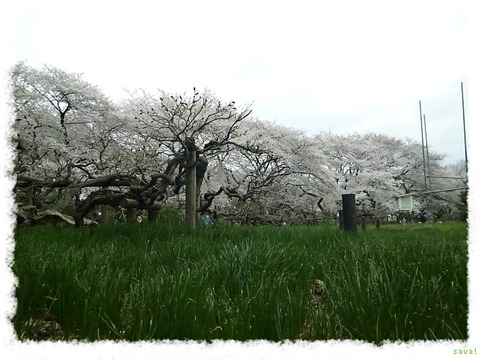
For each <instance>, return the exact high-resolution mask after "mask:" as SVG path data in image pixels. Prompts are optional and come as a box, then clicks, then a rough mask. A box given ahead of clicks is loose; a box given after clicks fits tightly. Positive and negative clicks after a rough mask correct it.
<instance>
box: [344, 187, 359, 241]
mask: <svg viewBox="0 0 480 360" xmlns="http://www.w3.org/2000/svg"><path fill="white" fill-rule="evenodd" d="M342 203H343V228H344V230H345V231H350V232H352V233H356V232H357V219H356V218H357V214H356V208H355V194H343V195H342Z"/></svg>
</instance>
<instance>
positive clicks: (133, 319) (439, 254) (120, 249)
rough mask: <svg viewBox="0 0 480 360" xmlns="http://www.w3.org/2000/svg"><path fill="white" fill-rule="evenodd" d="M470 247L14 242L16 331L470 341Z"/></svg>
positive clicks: (329, 231)
mask: <svg viewBox="0 0 480 360" xmlns="http://www.w3.org/2000/svg"><path fill="white" fill-rule="evenodd" d="M466 239H467V225H466V224H465V223H448V224H434V225H423V226H421V225H412V226H411V225H402V226H384V227H382V229H375V228H374V227H371V228H370V227H369V228H367V230H366V231H361V230H360V229H359V232H358V234H357V236H353V235H349V234H345V233H343V232H341V231H339V230H338V229H336V228H334V227H331V226H318V227H300V226H299V227H269V226H259V227H229V226H219V227H212V228H199V229H197V230H196V231H193V232H192V231H187V230H186V229H184V228H183V227H182V226H173V225H168V224H165V225H152V224H145V223H142V224H133V225H126V224H121V225H113V224H104V225H100V226H98V227H90V228H82V229H74V228H72V227H66V226H65V227H62V226H60V227H53V226H44V227H36V228H31V229H18V230H17V231H16V232H15V241H16V248H15V252H14V259H15V262H14V265H13V271H14V273H15V275H16V276H17V278H18V287H17V289H16V297H17V301H18V307H17V312H16V315H15V316H14V318H13V323H14V327H15V329H16V331H17V334H18V337H19V338H20V339H22V340H24V339H40V338H41V337H40V335H39V332H41V331H40V330H39V327H40V326H36V327H35V326H32V325H31V324H32V319H33V320H35V321H37V322H40V323H43V324H45V323H46V322H50V323H56V324H58V325H59V327H60V328H61V332H60V334H58V332H57V334H55V332H54V331H50V333H47V335H45V336H46V337H47V338H50V339H61V340H69V339H87V340H90V341H93V340H103V339H114V340H117V339H123V340H128V341H136V340H151V339H181V340H184V339H195V340H207V341H211V340H213V339H236V340H242V341H243V340H249V339H266V340H273V341H282V340H287V339H291V340H294V339H299V338H301V339H306V340H327V339H359V340H366V341H369V342H373V343H376V344H380V343H381V342H382V341H384V340H391V341H396V340H401V341H406V340H412V339H415V340H436V339H466V338H467V335H468V334H467V317H468V302H467V294H468V291H467V261H468V247H467V240H466ZM315 279H322V280H323V281H324V282H325V284H326V289H327V290H326V293H325V295H324V296H323V297H322V298H321V299H319V300H315V299H313V297H312V295H311V288H312V285H313V282H314V280H315ZM43 326H44V327H45V325H43ZM44 332H45V331H44Z"/></svg>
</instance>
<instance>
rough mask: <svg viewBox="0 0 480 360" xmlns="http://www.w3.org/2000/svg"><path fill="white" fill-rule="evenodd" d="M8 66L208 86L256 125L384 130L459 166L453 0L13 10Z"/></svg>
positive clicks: (49, 4) (463, 12)
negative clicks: (248, 112) (424, 130)
mask: <svg viewBox="0 0 480 360" xmlns="http://www.w3.org/2000/svg"><path fill="white" fill-rule="evenodd" d="M17 3H18V4H15V5H13V6H14V10H13V12H12V16H13V17H14V20H13V25H14V28H13V31H12V40H13V50H14V55H13V56H14V60H15V61H26V63H27V64H28V65H31V66H35V67H40V66H42V64H49V65H52V66H56V67H59V68H61V69H63V70H65V71H67V72H80V73H83V74H84V78H85V79H86V80H87V81H89V82H91V83H93V84H95V85H98V86H99V87H100V88H101V89H103V90H104V91H105V93H106V94H107V95H108V96H110V97H111V98H112V99H113V100H118V99H120V98H122V97H125V96H126V94H125V92H124V89H128V90H134V89H135V88H143V89H145V90H147V91H150V92H154V91H156V89H162V90H165V91H169V92H187V93H189V92H190V91H191V90H192V88H193V87H194V86H195V87H197V88H200V89H202V88H205V87H208V88H209V89H211V90H212V91H213V92H215V93H216V94H217V95H218V96H219V97H220V98H221V99H223V100H225V101H230V100H235V101H236V102H237V103H242V104H243V103H251V102H253V104H252V109H253V114H254V115H255V116H256V117H258V118H260V119H263V120H269V121H274V122H276V123H278V124H282V125H286V126H289V127H294V128H297V129H301V130H304V131H306V132H307V133H308V134H311V135H313V134H316V133H317V132H319V131H331V132H333V133H336V134H350V133H353V132H358V133H365V132H374V133H383V134H387V135H391V136H395V137H398V138H405V137H410V138H412V139H415V140H417V141H419V142H420V141H421V137H420V115H419V103H418V102H419V100H421V101H422V107H423V110H424V113H425V115H426V119H427V126H428V136H429V139H428V140H429V145H430V150H431V151H436V152H439V153H446V154H448V155H449V156H448V157H447V158H446V162H447V163H456V162H457V161H459V160H462V159H463V157H464V147H463V125H462V106H461V92H460V83H461V82H463V83H464V87H465V96H466V106H467V125H468V120H469V118H468V105H469V103H468V100H469V98H468V89H469V77H468V71H467V67H468V66H467V60H466V58H467V55H466V54H465V48H466V47H467V41H468V37H467V33H468V24H467V15H468V12H469V11H470V10H471V9H470V8H469V6H467V5H468V2H464V1H458V0H455V1H419V0H416V1H402V2H398V1H395V2H393V1H384V0H383V1H369V0H366V1H365V0H362V1H303V0H295V1H259V0H254V1H250V0H247V1H245V0H244V1H236V2H232V1H230V2H227V1H213V0H211V1H186V0H184V1H179V0H176V1H144V0H136V1H128V2H126V1H123V2H122V1H116V2H110V1H99V0H96V1H82V2H68V1H18V2H17Z"/></svg>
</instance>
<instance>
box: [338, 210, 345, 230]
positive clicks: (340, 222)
mask: <svg viewBox="0 0 480 360" xmlns="http://www.w3.org/2000/svg"><path fill="white" fill-rule="evenodd" d="M338 227H339V228H340V229H342V230H343V229H344V227H345V223H344V218H343V210H339V211H338Z"/></svg>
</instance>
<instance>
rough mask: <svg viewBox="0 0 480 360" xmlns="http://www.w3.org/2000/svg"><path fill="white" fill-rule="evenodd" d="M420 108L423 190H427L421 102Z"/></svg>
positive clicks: (420, 103)
mask: <svg viewBox="0 0 480 360" xmlns="http://www.w3.org/2000/svg"><path fill="white" fill-rule="evenodd" d="M418 104H419V106H420V129H421V133H422V156H423V180H424V183H425V190H426V189H427V169H426V167H425V142H424V141H423V139H424V138H423V114H422V102H421V101H419V102H418Z"/></svg>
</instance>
